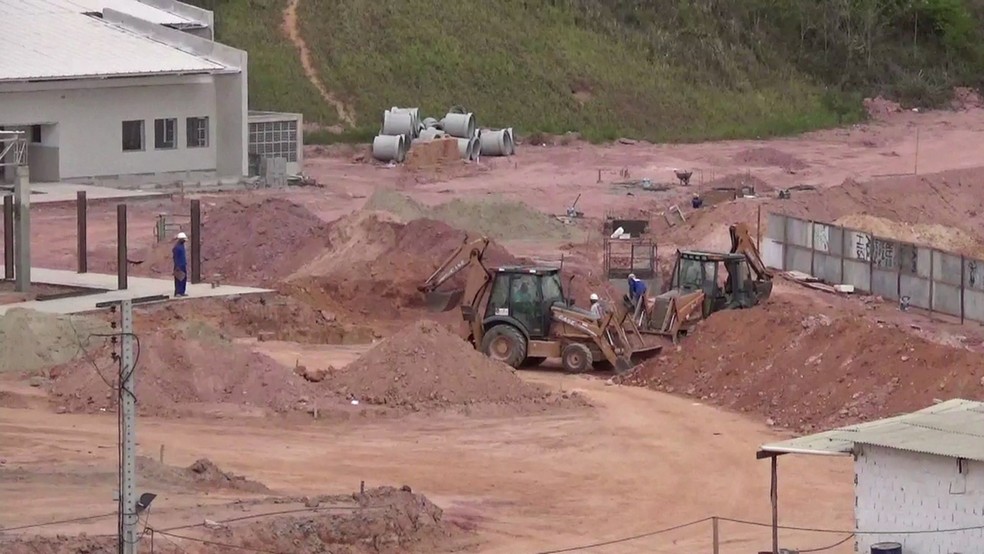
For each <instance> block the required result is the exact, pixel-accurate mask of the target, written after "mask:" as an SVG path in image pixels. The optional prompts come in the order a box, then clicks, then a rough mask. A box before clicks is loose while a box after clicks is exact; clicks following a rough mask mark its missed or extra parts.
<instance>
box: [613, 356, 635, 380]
mask: <svg viewBox="0 0 984 554" xmlns="http://www.w3.org/2000/svg"><path fill="white" fill-rule="evenodd" d="M632 367H633V365H632V362H630V361H628V360H626V359H625V358H624V357H621V356H619V357H618V358H617V359H616V360H615V374H616V375H621V374H623V373H625V372H626V371H628V370H630V369H632Z"/></svg>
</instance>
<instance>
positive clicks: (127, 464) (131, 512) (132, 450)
mask: <svg viewBox="0 0 984 554" xmlns="http://www.w3.org/2000/svg"><path fill="white" fill-rule="evenodd" d="M120 316H121V318H122V320H123V324H122V325H121V329H120V330H121V335H122V336H121V339H122V340H121V342H122V345H123V346H122V349H121V350H122V355H121V357H120V414H121V418H122V422H123V425H122V429H121V431H120V433H121V435H122V436H121V437H120V441H121V442H122V445H123V448H122V459H121V460H120V462H121V463H120V470H121V473H122V474H123V475H122V479H121V481H122V483H123V484H122V489H123V490H121V491H120V505H119V510H120V515H121V516H122V518H123V529H122V530H123V535H122V536H121V537H120V543H121V545H122V547H123V548H122V549H121V550H122V553H123V554H137V541H138V540H139V536H138V534H139V529H137V527H138V526H139V523H140V517H139V516H138V515H137V429H136V424H137V397H136V393H137V387H136V375H134V369H135V365H134V362H135V361H136V359H135V356H134V342H135V340H134V334H133V301H132V300H129V299H124V300H122V301H121V302H120Z"/></svg>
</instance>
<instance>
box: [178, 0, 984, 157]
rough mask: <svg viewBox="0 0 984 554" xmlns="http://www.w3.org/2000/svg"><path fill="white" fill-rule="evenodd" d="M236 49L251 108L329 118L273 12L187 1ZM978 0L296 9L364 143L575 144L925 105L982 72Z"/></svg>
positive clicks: (373, 3) (325, 121) (407, 2)
mask: <svg viewBox="0 0 984 554" xmlns="http://www.w3.org/2000/svg"><path fill="white" fill-rule="evenodd" d="M195 3H197V4H199V5H204V6H205V7H207V8H210V9H213V10H214V11H215V12H216V14H215V15H216V27H217V35H218V37H217V38H218V39H219V40H220V41H223V42H226V43H229V44H232V45H234V46H237V47H240V48H244V49H246V50H248V51H249V54H250V74H249V77H250V100H251V106H252V107H253V108H256V109H278V110H291V111H301V112H303V113H304V114H305V117H306V119H307V121H309V122H315V123H319V124H322V125H331V124H336V123H338V116H337V114H336V112H335V109H334V107H333V106H331V105H330V104H328V103H326V102H324V101H323V100H322V98H321V97H320V95H319V93H318V91H317V90H316V89H315V87H314V86H313V85H312V84H311V83H310V82H309V80H308V79H307V78H306V77H305V75H304V72H303V70H302V68H301V64H300V61H299V57H298V53H297V50H296V49H295V48H294V46H293V45H292V44H291V43H290V42H289V40H288V39H287V37H286V34H285V33H284V31H283V29H282V22H283V10H284V8H285V7H286V4H287V0H197V2H195ZM981 4H984V3H981V2H980V0H870V1H857V0H829V1H825V2H816V1H813V0H691V1H688V2H679V1H677V0H484V1H481V2H456V1H452V0H300V4H299V8H298V20H299V27H300V31H301V35H302V36H303V37H304V39H305V42H306V43H307V45H308V47H309V48H310V50H311V55H312V60H313V62H314V65H315V69H316V70H317V72H318V74H319V76H320V78H321V80H322V81H323V82H324V83H325V85H326V86H327V87H328V88H329V89H330V90H331V91H332V93H333V94H334V95H335V96H336V97H338V98H340V99H341V100H343V101H344V102H345V103H346V104H347V105H348V106H350V107H351V108H352V109H353V110H354V113H355V116H356V126H355V128H354V129H352V130H351V131H350V132H349V133H347V135H348V136H349V137H350V138H352V137H357V138H367V137H369V136H371V135H372V134H374V133H375V132H376V130H378V128H379V124H380V119H381V114H382V111H383V110H384V109H385V108H387V107H389V106H394V105H400V106H419V107H420V108H421V110H422V111H423V112H424V113H426V114H428V115H435V116H437V117H440V116H441V115H442V114H443V113H444V112H445V110H447V109H448V108H449V107H450V106H452V105H463V106H465V107H467V108H468V109H469V110H471V111H474V112H475V113H476V115H477V117H478V118H479V123H480V124H483V125H491V126H513V127H516V128H517V129H518V130H519V131H520V132H534V131H543V132H553V133H557V132H564V131H570V130H576V131H580V132H581V133H582V134H583V135H585V136H586V137H587V138H591V139H598V140H603V139H611V138H615V137H618V136H631V137H637V138H647V139H651V140H702V139H712V138H730V137H740V136H766V135H773V134H786V133H794V132H798V131H802V130H806V129H810V128H816V127H823V126H830V125H836V124H838V123H841V122H847V121H853V120H856V119H858V118H860V117H861V116H862V113H861V107H860V100H861V98H862V96H864V95H875V94H883V95H886V96H889V97H894V98H896V99H899V100H902V101H903V102H906V103H912V104H919V105H938V104H940V103H942V102H944V101H945V100H946V99H947V98H948V97H949V96H948V95H949V94H950V91H951V89H952V87H953V86H954V85H957V84H964V85H971V86H975V85H977V84H978V83H977V80H978V79H980V77H979V75H984V71H982V70H984V55H982V52H984V41H982V40H981V38H984V37H982V36H981V35H982V34H984V32H982V29H984V26H982V25H981V22H982V21H984V17H982V15H984V6H982V5H981Z"/></svg>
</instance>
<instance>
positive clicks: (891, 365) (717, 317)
mask: <svg viewBox="0 0 984 554" xmlns="http://www.w3.org/2000/svg"><path fill="white" fill-rule="evenodd" d="M818 311H819V310H818V305H816V304H814V303H812V302H809V301H804V300H802V299H797V300H796V301H795V302H793V301H789V300H780V299H776V298H773V299H772V300H770V301H769V302H768V303H767V304H766V305H764V306H761V307H756V308H754V309H751V310H734V311H726V312H720V313H717V314H714V315H713V316H711V317H710V318H709V319H707V320H706V321H704V322H703V323H701V324H699V325H698V327H697V329H696V330H695V331H694V333H693V336H692V337H691V338H688V339H686V340H685V341H684V342H683V343H682V345H681V349H680V350H679V351H678V352H673V353H671V354H669V355H664V356H661V357H659V358H656V359H654V360H651V361H649V362H648V363H646V364H643V365H642V366H640V367H638V368H636V370H635V371H633V372H632V373H630V374H628V375H626V376H624V377H622V378H621V380H622V381H623V382H625V383H626V384H633V385H642V386H649V387H652V388H656V389H660V390H664V391H667V392H675V393H684V394H687V395H690V396H694V397H697V398H700V399H703V400H707V401H710V402H714V403H718V404H721V405H723V406H726V407H729V408H733V409H737V410H740V411H744V412H755V413H759V414H761V415H762V416H764V417H768V418H770V419H771V420H773V421H774V422H775V423H777V424H779V425H783V426H787V427H791V428H795V429H797V430H802V431H811V430H814V429H817V428H830V427H834V426H839V425H846V424H849V423H853V422H857V421H864V420H871V419H876V418H880V417H885V416H890V415H893V414H897V413H901V412H908V411H911V410H915V409H919V408H920V407H925V406H928V405H930V404H931V403H932V402H933V400H934V399H937V398H939V399H949V398H954V397H960V398H969V399H984V382H982V376H984V363H982V362H984V355H982V354H979V353H975V352H972V351H969V350H965V349H957V348H952V347H948V346H944V345H941V344H937V343H934V342H930V341H927V340H925V339H923V338H920V337H917V336H914V335H912V334H910V333H908V332H906V330H904V329H900V328H898V326H896V325H895V324H891V323H879V322H878V321H876V320H873V319H868V318H866V317H864V316H860V315H844V316H837V317H829V316H825V315H818Z"/></svg>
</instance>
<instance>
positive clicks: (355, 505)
mask: <svg viewBox="0 0 984 554" xmlns="http://www.w3.org/2000/svg"><path fill="white" fill-rule="evenodd" d="M238 504H239V506H240V507H241V508H242V509H243V511H247V513H246V515H245V516H244V517H240V518H233V519H236V520H238V521H229V522H210V523H209V524H207V525H201V524H199V525H191V526H183V527H182V528H181V529H180V530H171V531H168V530H163V529H162V530H154V532H153V533H152V535H153V536H155V539H156V540H154V542H153V545H154V546H153V549H152V550H153V551H154V552H161V553H163V554H205V553H211V552H217V551H219V550H237V549H238V550H245V551H251V552H291V553H295V554H321V553H323V552H333V553H338V554H369V553H372V554H378V553H398V552H421V553H424V552H433V551H434V549H436V548H438V547H439V546H441V545H444V546H446V545H447V543H448V542H450V541H451V540H453V538H454V537H455V536H456V535H460V534H461V533H462V532H461V531H460V530H458V529H457V528H456V527H455V526H453V525H449V524H447V523H445V522H444V521H443V520H442V517H443V513H442V511H441V509H440V508H438V507H437V506H435V505H434V504H433V503H432V502H431V501H430V500H428V499H427V498H426V497H425V496H423V495H420V494H414V493H413V492H412V491H411V490H410V489H409V488H408V487H403V488H394V487H378V488H372V489H367V490H365V491H364V492H361V493H356V494H351V495H344V496H341V495H339V496H327V495H326V496H315V497H304V498H270V499H265V500H255V501H245V502H240V503H238ZM296 504H303V506H302V507H301V508H299V509H298V508H295V509H293V510H291V509H287V507H289V506H291V505H296ZM265 512H267V513H269V512H274V515H272V516H269V517H262V515H263V513H265ZM283 512H287V514H285V515H276V513H283ZM293 512H296V513H293ZM149 529H150V528H149ZM148 542H150V541H149V540H148ZM222 545H231V546H222ZM0 547H2V549H3V552H4V553H5V554H96V553H102V552H111V551H113V550H115V548H116V537H113V536H87V535H85V534H82V535H78V536H66V535H58V536H45V537H31V538H25V539H9V538H8V539H0Z"/></svg>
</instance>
